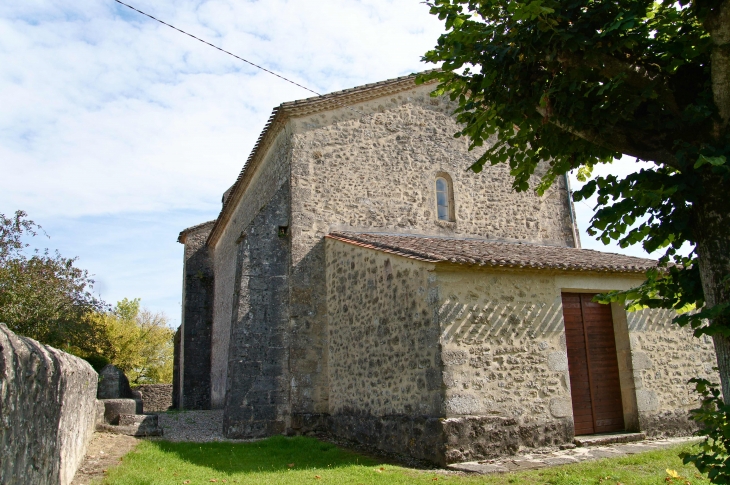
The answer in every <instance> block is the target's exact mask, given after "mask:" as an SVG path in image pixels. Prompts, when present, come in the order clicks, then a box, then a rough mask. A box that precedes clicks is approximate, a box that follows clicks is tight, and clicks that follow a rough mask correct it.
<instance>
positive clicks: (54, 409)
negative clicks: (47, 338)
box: [0, 324, 98, 485]
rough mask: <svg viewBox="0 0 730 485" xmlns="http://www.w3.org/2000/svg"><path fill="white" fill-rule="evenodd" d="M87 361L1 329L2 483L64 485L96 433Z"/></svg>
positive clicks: (93, 379) (92, 380)
mask: <svg viewBox="0 0 730 485" xmlns="http://www.w3.org/2000/svg"><path fill="white" fill-rule="evenodd" d="M97 379H98V378H97V374H96V372H94V369H93V368H92V367H91V365H89V364H88V363H87V362H86V361H84V360H82V359H79V358H78V357H74V356H72V355H70V354H67V353H65V352H62V351H60V350H57V349H54V348H53V347H48V346H45V345H42V344H40V343H38V342H36V341H35V340H33V339H29V338H26V337H19V336H17V335H15V334H14V333H13V332H11V331H10V330H8V328H7V326H5V324H0V483H2V484H6V485H13V484H18V485H21V484H22V485H25V484H29V483H32V484H34V485H35V484H37V485H59V484H60V485H67V484H69V483H71V480H72V479H73V477H74V474H75V473H76V469H77V468H78V466H79V464H80V463H81V460H82V459H83V457H84V454H85V453H86V447H87V445H88V443H89V440H90V439H91V436H92V434H93V432H94V425H95V420H96V388H97Z"/></svg>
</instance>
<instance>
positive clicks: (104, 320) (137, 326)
mask: <svg viewBox="0 0 730 485" xmlns="http://www.w3.org/2000/svg"><path fill="white" fill-rule="evenodd" d="M89 320H90V323H91V325H92V327H93V328H94V329H95V330H96V336H97V338H96V339H95V341H94V346H93V349H87V352H88V353H89V354H90V355H102V356H104V357H106V358H107V359H109V362H111V363H112V364H114V365H115V366H117V367H119V368H120V369H121V370H123V371H124V373H125V374H126V375H127V378H129V382H130V383H131V384H132V385H139V384H156V383H160V382H166V383H169V382H172V365H173V337H174V336H175V332H174V331H173V330H172V329H171V328H170V327H169V326H168V321H167V317H165V315H164V314H162V313H152V312H150V311H149V310H145V309H143V308H140V300H139V299H138V298H135V299H133V300H129V299H127V298H125V299H123V300H122V301H120V302H118V303H117V305H116V307H115V308H114V310H113V311H112V312H105V313H96V314H92V315H90V316H89Z"/></svg>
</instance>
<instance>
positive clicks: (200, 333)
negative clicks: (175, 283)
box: [179, 224, 215, 409]
mask: <svg viewBox="0 0 730 485" xmlns="http://www.w3.org/2000/svg"><path fill="white" fill-rule="evenodd" d="M211 228H212V226H211V224H206V225H203V226H201V227H198V228H196V229H193V230H190V232H188V233H187V234H185V237H184V244H185V266H184V268H183V313H182V323H181V325H180V329H181V335H180V352H179V361H180V366H181V368H182V369H184V372H183V373H182V376H181V385H180V395H181V400H180V407H181V408H183V409H210V407H211V402H210V370H211V366H210V360H211V331H212V327H213V298H214V281H215V279H214V268H213V260H212V257H211V253H210V250H209V249H208V247H207V246H206V244H205V242H206V240H207V238H208V234H210V230H211Z"/></svg>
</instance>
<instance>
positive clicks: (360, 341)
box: [326, 239, 443, 462]
mask: <svg viewBox="0 0 730 485" xmlns="http://www.w3.org/2000/svg"><path fill="white" fill-rule="evenodd" d="M326 244H327V298H328V313H327V321H328V329H329V379H328V381H329V386H330V389H329V390H330V394H329V396H330V398H329V406H330V413H331V414H330V416H329V419H328V427H329V432H330V433H333V434H335V435H337V436H341V437H344V438H347V439H352V440H356V441H358V442H362V443H367V444H371V445H373V446H377V447H378V448H381V449H384V450H386V451H390V452H394V453H399V454H404V455H410V456H414V457H417V458H421V459H426V460H430V461H436V462H443V457H442V456H441V455H442V448H443V440H442V438H441V425H440V422H439V419H438V418H439V417H441V416H443V410H442V394H443V393H442V378H441V373H442V370H441V359H440V354H441V352H440V349H439V344H438V339H439V326H438V306H437V303H438V301H437V298H436V297H437V294H436V292H435V287H434V284H435V280H434V278H433V276H432V274H431V271H432V270H433V265H430V264H425V263H421V262H418V261H414V260H408V259H405V258H401V257H398V256H393V255H389V254H385V253H381V252H378V251H371V250H365V249H362V248H360V247H357V246H353V245H350V244H345V243H342V242H339V241H336V240H332V239H327V240H326Z"/></svg>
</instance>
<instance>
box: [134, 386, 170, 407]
mask: <svg viewBox="0 0 730 485" xmlns="http://www.w3.org/2000/svg"><path fill="white" fill-rule="evenodd" d="M136 391H137V392H138V393H139V395H140V399H141V400H142V405H143V408H144V412H145V413H153V412H156V411H167V410H168V409H170V408H171V407H172V384H145V385H142V386H139V387H138V388H137V389H136Z"/></svg>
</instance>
